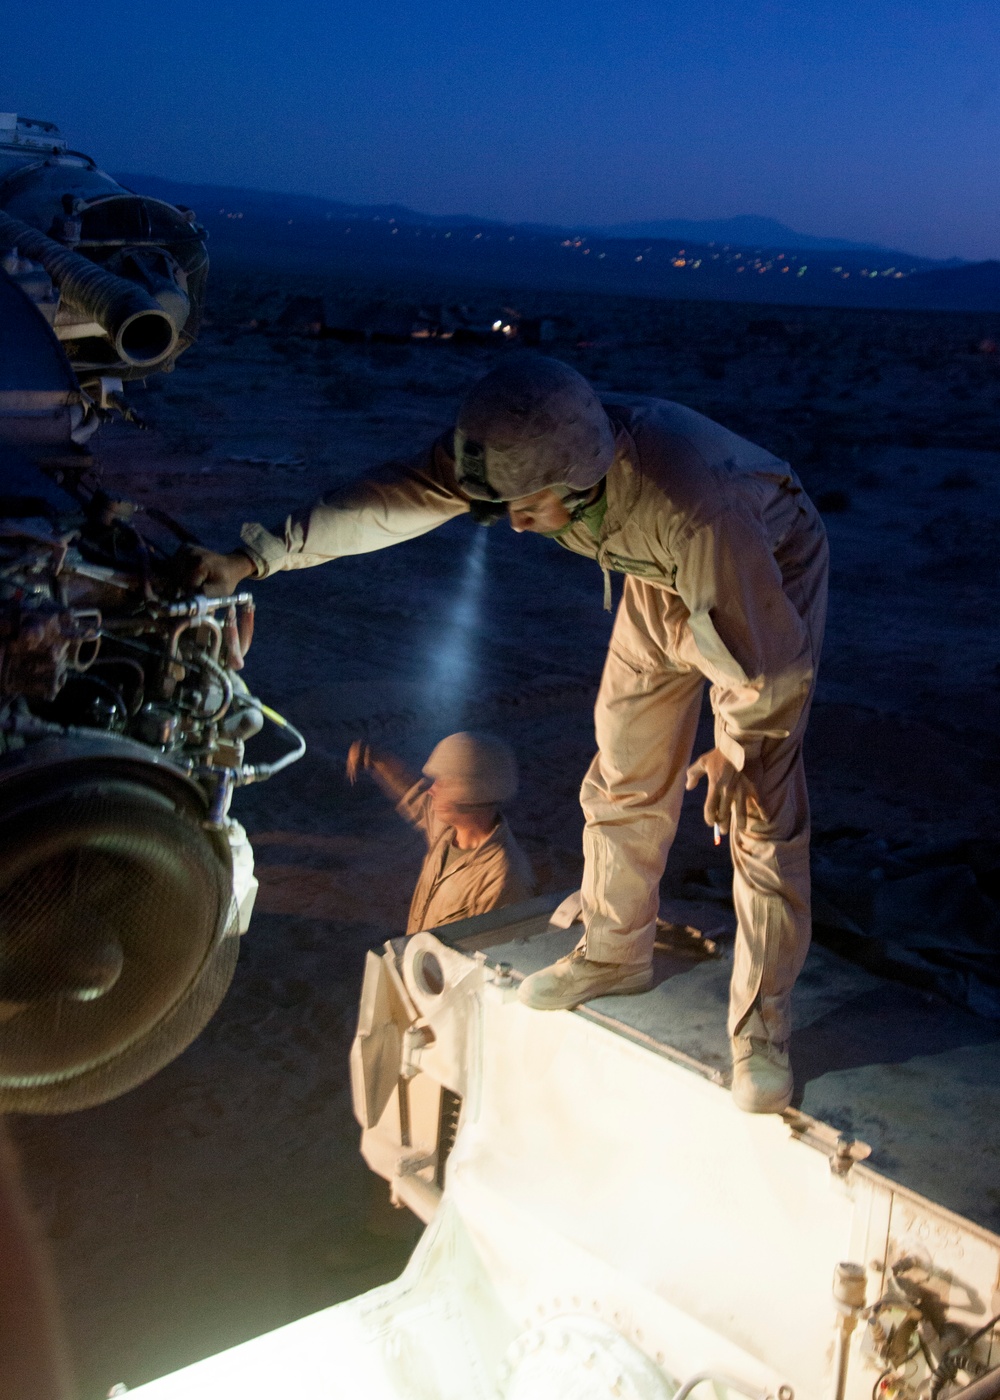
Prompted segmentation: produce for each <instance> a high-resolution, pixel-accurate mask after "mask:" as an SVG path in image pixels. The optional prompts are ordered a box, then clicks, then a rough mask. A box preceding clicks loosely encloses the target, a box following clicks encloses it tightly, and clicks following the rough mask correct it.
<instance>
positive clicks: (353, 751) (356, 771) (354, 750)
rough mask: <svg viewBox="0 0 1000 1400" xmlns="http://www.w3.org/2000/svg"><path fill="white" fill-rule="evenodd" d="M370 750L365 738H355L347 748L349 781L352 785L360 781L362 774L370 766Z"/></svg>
mask: <svg viewBox="0 0 1000 1400" xmlns="http://www.w3.org/2000/svg"><path fill="white" fill-rule="evenodd" d="M369 761H370V750H369V748H368V745H367V744H366V743H365V741H364V740H363V739H355V741H354V743H353V744H352V745H351V747H350V748H349V749H348V750H347V766H346V770H345V771H346V773H347V781H348V782H349V783H350V784H351V787H353V786H354V784H355V783H356V782H357V781H358V779H359V778H360V776H361V774H362V773H363V772H364V770H365V769H366V768H367V767H368V766H369Z"/></svg>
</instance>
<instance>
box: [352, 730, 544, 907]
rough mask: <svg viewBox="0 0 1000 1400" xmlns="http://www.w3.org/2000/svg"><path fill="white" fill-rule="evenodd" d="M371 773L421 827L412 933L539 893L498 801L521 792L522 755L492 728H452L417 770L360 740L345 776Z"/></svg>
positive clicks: (399, 808) (404, 813) (405, 814)
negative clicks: (466, 730) (479, 730)
mask: <svg viewBox="0 0 1000 1400" xmlns="http://www.w3.org/2000/svg"><path fill="white" fill-rule="evenodd" d="M362 772H367V773H370V774H371V775H372V777H373V778H374V779H375V781H376V782H377V783H378V785H379V787H380V788H381V789H382V791H383V792H384V793H385V794H386V796H387V797H390V798H392V800H393V801H394V802H395V804H396V811H397V812H398V813H399V814H400V816H401V817H404V818H405V819H406V820H407V821H408V822H410V823H411V824H412V825H413V826H415V827H417V828H418V829H419V830H420V831H421V832H422V833H423V836H424V839H425V841H426V842H427V854H426V856H425V857H424V863H423V866H422V867H421V870H420V878H419V879H418V880H417V887H416V889H415V890H414V892H413V900H412V902H411V904H410V916H409V918H408V919H407V922H406V932H407V933H417V932H419V931H420V930H421V929H432V928H438V927H439V926H440V925H441V924H452V923H454V922H455V921H456V919H468V918H470V917H471V916H472V915H473V914H485V913H486V912H487V911H488V910H490V909H499V908H501V907H502V906H503V905H505V904H516V903H517V902H518V900H521V899H528V898H529V897H530V896H531V895H532V894H534V877H533V875H532V872H531V866H530V865H529V863H528V859H527V857H526V856H525V854H524V852H523V851H522V850H521V848H520V846H519V845H518V844H517V842H516V841H515V840H514V836H513V833H512V832H511V829H510V827H509V826H508V825H507V821H506V819H505V817H504V816H503V813H502V811H501V807H502V805H503V804H504V803H505V802H509V801H510V800H511V798H512V797H514V795H515V794H516V792H517V761H516V760H515V758H514V755H513V753H512V752H511V750H510V749H509V748H508V746H507V745H506V744H505V743H503V741H502V740H500V739H495V738H494V737H493V736H492V735H490V734H474V733H461V734H450V735H449V736H448V738H447V739H442V740H441V742H440V744H438V745H437V747H436V748H435V749H434V751H433V752H432V754H431V756H430V758H428V760H427V762H426V763H425V764H424V770H423V777H422V778H417V777H416V776H415V775H414V774H412V773H410V772H409V771H408V770H407V768H406V767H405V765H404V764H403V763H401V762H400V760H399V759H398V758H396V757H395V756H394V755H392V754H388V753H382V752H379V751H376V750H375V749H373V748H372V747H371V745H369V744H365V743H362V741H361V740H360V739H358V740H355V742H354V743H353V744H352V745H351V748H350V751H349V752H348V755H347V776H348V778H349V779H350V781H351V782H352V783H355V782H357V780H358V776H359V774H361V773H362Z"/></svg>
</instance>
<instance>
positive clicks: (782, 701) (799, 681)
mask: <svg viewBox="0 0 1000 1400" xmlns="http://www.w3.org/2000/svg"><path fill="white" fill-rule="evenodd" d="M675 550H676V557H678V559H679V561H680V562H679V564H678V569H677V578H676V581H675V587H676V588H677V591H678V593H679V594H680V596H681V599H682V601H683V602H684V604H685V605H686V606H687V608H688V611H689V613H690V618H689V627H690V630H691V634H692V637H693V639H694V644H695V646H696V648H697V651H698V655H699V657H700V659H701V664H700V665H699V669H701V670H703V672H704V674H705V675H707V676H708V678H709V679H710V680H711V681H712V682H713V684H714V685H716V686H717V687H718V690H717V692H716V712H717V715H718V720H719V723H718V724H717V726H716V744H717V746H718V747H719V748H720V749H721V750H722V752H723V753H724V754H725V756H726V757H727V758H728V759H729V761H730V762H731V763H732V764H734V766H735V767H736V768H737V769H739V770H740V771H742V769H743V767H744V765H745V763H746V761H747V759H749V758H754V757H756V756H757V755H758V754H759V752H760V747H761V743H762V742H763V740H764V739H767V738H774V739H783V738H786V737H787V736H788V735H789V734H790V733H791V732H792V730H793V729H794V728H795V725H796V723H797V722H798V719H799V716H800V715H801V712H802V708H803V706H804V705H805V704H806V703H807V701H808V698H809V694H810V691H811V688H812V682H813V677H814V672H815V664H816V663H815V658H814V657H813V655H812V648H811V645H810V642H809V634H808V631H807V629H806V626H805V623H804V622H803V620H802V618H801V617H800V616H799V614H798V612H797V611H796V609H795V607H794V605H793V603H792V601H791V600H790V599H789V597H788V596H787V594H786V593H785V591H784V587H783V585H782V578H781V571H780V570H779V568H778V565H777V563H776V562H775V559H774V555H773V554H772V552H771V548H770V545H769V543H768V539H767V536H766V534H765V532H764V530H763V527H762V526H761V525H760V523H759V522H757V521H756V520H754V519H753V517H752V516H751V515H750V514H749V513H747V512H744V511H741V510H738V509H735V508H726V509H725V510H723V511H722V512H720V514H719V515H717V516H716V517H715V518H714V519H712V520H711V521H709V522H708V523H707V524H702V525H699V526H697V527H696V528H694V529H693V530H692V531H691V532H690V533H689V534H688V536H687V537H686V539H684V540H683V541H682V542H680V543H678V544H676V545H675Z"/></svg>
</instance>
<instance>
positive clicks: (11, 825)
mask: <svg viewBox="0 0 1000 1400" xmlns="http://www.w3.org/2000/svg"><path fill="white" fill-rule="evenodd" d="M158 759H159V755H157V754H155V752H152V751H147V750H145V749H143V748H142V746H141V745H138V744H132V743H130V742H129V741H124V740H116V739H114V738H110V737H95V738H94V739H93V740H91V739H90V738H87V739H82V740H66V741H64V740H59V741H57V742H55V743H51V742H50V741H45V742H44V743H41V744H37V745H31V746H29V747H28V748H27V749H25V750H22V751H21V752H20V753H19V754H17V755H14V756H12V758H9V759H7V760H5V761H4V763H3V765H2V766H0V1112H21V1113H57V1112H65V1111H67V1110H70V1109H77V1108H85V1107H89V1106H90V1105H92V1104H96V1103H101V1102H103V1101H104V1100H106V1099H109V1098H112V1097H114V1096H115V1095H117V1094H120V1093H123V1092H124V1091H125V1090H126V1089H129V1088H132V1087H133V1086H134V1085H136V1084H138V1083H140V1082H141V1081H142V1080H144V1079H146V1078H148V1077H149V1076H150V1075H151V1074H154V1073H155V1072H156V1071H157V1070H158V1069H160V1068H161V1067H162V1066H163V1065H164V1064H166V1063H167V1062H168V1061H169V1060H171V1059H173V1058H174V1057H175V1056H176V1055H178V1054H179V1053H180V1052H181V1050H183V1049H184V1048H185V1047H186V1046H187V1045H188V1044H190V1042H191V1041H192V1040H193V1039H194V1038H195V1036H196V1035H197V1034H198V1033H199V1031H200V1030H201V1029H202V1027H203V1026H204V1025H205V1023H206V1022H207V1021H208V1019H209V1017H210V1016H211V1015H212V1013H213V1012H214V1010H215V1009H216V1007H217V1006H218V1004H219V1002H220V1001H221V999H222V997H223V995H224V994H225V991H226V989H227V987H228V985H229V982H230V980H231V978H232V974H233V969H234V967H235V964H236V956H237V952H238V946H239V939H238V937H236V936H235V918H234V909H233V897H232V868H231V859H230V855H229V847H228V843H227V842H226V841H225V839H224V838H223V837H222V836H221V835H220V834H219V833H217V832H214V831H211V830H207V829H206V828H205V827H204V825H203V817H204V804H203V799H202V796H201V793H200V791H199V789H198V788H197V787H196V786H195V785H194V784H193V783H191V782H190V781H189V780H188V779H186V778H185V777H184V775H183V774H182V773H180V772H179V771H178V770H176V769H174V768H172V767H171V766H170V765H169V764H168V763H165V762H161V761H158ZM12 760H13V761H12Z"/></svg>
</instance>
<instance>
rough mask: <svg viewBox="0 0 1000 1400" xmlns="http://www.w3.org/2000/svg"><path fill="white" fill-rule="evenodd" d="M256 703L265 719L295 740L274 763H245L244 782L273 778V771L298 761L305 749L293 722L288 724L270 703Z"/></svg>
mask: <svg viewBox="0 0 1000 1400" xmlns="http://www.w3.org/2000/svg"><path fill="white" fill-rule="evenodd" d="M256 704H257V707H258V709H259V710H260V712H261V714H262V715H263V716H264V717H265V718H266V719H269V720H270V721H271V723H272V724H274V725H277V727H278V728H279V729H283V730H285V731H286V733H288V734H290V735H291V736H292V738H293V739H294V740H295V748H294V749H291V750H290V751H289V752H288V753H286V754H282V756H281V758H279V759H276V760H275V761H274V763H255V764H247V765H245V766H244V768H243V770H242V781H243V782H244V783H262V782H264V781H265V780H266V779H267V778H273V777H274V775H275V773H280V772H281V770H282V769H283V768H287V767H288V766H289V765H290V764H292V763H298V761H299V759H300V758H301V757H302V755H303V754H304V753H305V751H306V741H305V739H303V737H302V735H301V734H300V733H299V731H298V730H297V729H296V728H295V725H294V724H290V723H289V721H288V720H287V719H285V717H284V715H279V714H278V712H277V710H272V709H271V707H270V705H264V704H262V703H261V702H260V701H259V700H258V701H256Z"/></svg>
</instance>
